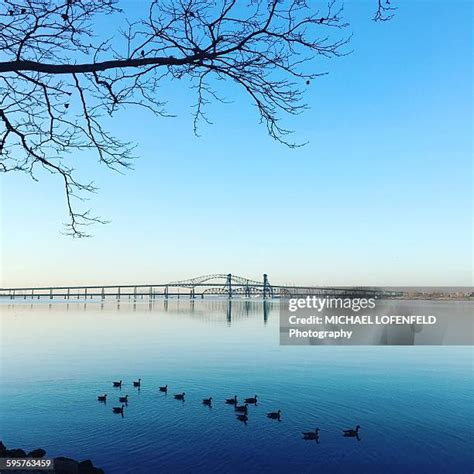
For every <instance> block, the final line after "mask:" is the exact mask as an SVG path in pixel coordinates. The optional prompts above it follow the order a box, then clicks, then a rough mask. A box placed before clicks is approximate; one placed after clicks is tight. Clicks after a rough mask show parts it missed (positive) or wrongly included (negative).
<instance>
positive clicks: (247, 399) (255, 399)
mask: <svg viewBox="0 0 474 474" xmlns="http://www.w3.org/2000/svg"><path fill="white" fill-rule="evenodd" d="M244 402H245V403H251V404H253V405H256V404H257V395H255V396H254V397H250V398H246V399H245V400H244Z"/></svg>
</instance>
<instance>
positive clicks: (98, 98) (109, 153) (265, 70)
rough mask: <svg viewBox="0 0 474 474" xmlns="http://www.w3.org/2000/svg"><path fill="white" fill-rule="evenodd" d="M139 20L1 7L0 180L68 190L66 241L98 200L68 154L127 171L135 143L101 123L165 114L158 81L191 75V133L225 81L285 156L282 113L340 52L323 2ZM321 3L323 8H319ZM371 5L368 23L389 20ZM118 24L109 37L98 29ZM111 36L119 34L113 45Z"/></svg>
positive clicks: (254, 2)
mask: <svg viewBox="0 0 474 474" xmlns="http://www.w3.org/2000/svg"><path fill="white" fill-rule="evenodd" d="M148 2H149V3H148V8H147V12H146V15H145V16H144V17H143V18H142V19H141V20H138V21H133V22H130V21H128V20H127V18H126V16H125V15H124V14H123V13H122V11H121V10H120V8H119V5H118V0H4V1H3V2H2V3H1V4H0V124H1V125H0V171H3V172H9V171H22V172H25V173H28V174H29V175H30V176H31V177H32V178H33V179H36V177H35V169H36V168H37V167H38V166H40V167H41V168H44V169H46V170H48V171H50V172H51V173H53V174H55V175H59V176H60V177H61V178H62V180H63V183H64V189H65V194H66V205H67V210H68V214H69V223H68V224H67V228H66V232H67V233H68V234H70V235H73V236H75V237H83V236H87V235H88V234H87V232H86V231H85V230H84V228H85V227H87V226H88V225H90V224H92V223H95V222H103V221H102V220H101V219H99V218H97V217H93V216H91V215H90V213H89V211H86V212H78V211H76V210H75V201H76V200H77V199H79V200H82V199H84V193H86V194H87V193H90V192H94V191H95V190H96V188H95V187H94V185H93V183H83V182H80V181H78V180H77V179H76V178H75V173H74V170H73V168H72V167H71V166H70V165H68V164H67V163H68V158H69V155H70V154H71V153H72V152H74V153H76V152H77V151H87V150H91V151H94V152H95V154H96V156H97V158H98V160H99V162H100V163H102V164H104V165H106V166H107V167H109V168H111V169H113V170H116V171H119V172H120V171H123V170H126V169H128V168H130V166H131V163H132V161H133V158H134V156H133V145H132V144H131V143H130V142H129V141H123V140H121V139H119V138H116V137H114V136H113V135H111V134H110V133H109V132H108V131H107V130H106V128H105V125H104V124H105V121H104V117H106V116H113V115H114V114H115V113H116V112H118V111H119V110H121V109H123V108H125V107H129V106H137V107H142V108H144V109H146V110H148V111H150V112H151V113H153V114H154V115H157V116H163V117H165V116H168V115H167V113H166V110H165V105H166V104H165V103H164V102H163V101H162V99H161V98H160V94H159V93H158V92H159V87H160V86H161V84H162V83H163V82H164V81H167V80H168V81H171V82H173V81H175V80H179V79H181V78H187V79H189V80H191V81H192V83H193V86H192V87H193V88H194V89H195V90H196V96H197V102H196V105H195V109H194V131H195V133H196V134H198V128H199V124H200V123H201V122H202V121H205V122H209V123H210V120H209V119H208V117H207V115H206V112H205V109H206V105H208V104H209V103H210V102H212V101H221V102H225V98H223V97H220V96H219V94H218V92H217V90H216V85H217V84H219V81H228V82H231V83H232V84H234V85H235V86H236V87H237V88H240V89H242V90H243V91H244V92H245V93H246V94H247V95H248V97H249V98H250V100H251V101H252V102H253V104H254V105H255V107H256V110H257V112H258V114H259V117H260V120H261V122H262V123H264V124H265V125H266V128H267V131H268V133H269V134H270V136H271V137H273V138H274V139H275V140H277V141H279V142H281V143H284V144H286V145H288V146H290V147H295V146H299V145H298V144H297V143H294V142H292V141H290V140H289V134H290V131H289V130H287V129H286V128H284V127H283V126H282V125H281V124H280V116H281V115H282V114H283V115H288V114H289V115H296V114H298V113H300V112H302V111H304V110H305V109H306V105H305V103H304V102H303V100H302V94H303V92H304V90H305V88H306V86H307V85H308V84H309V83H310V81H311V80H312V79H314V78H316V77H318V76H319V75H321V74H324V71H315V66H314V59H315V58H317V57H318V56H319V57H323V58H333V57H338V56H342V55H344V54H347V51H346V50H345V45H346V44H347V43H348V41H349V38H350V36H349V35H348V34H345V33H344V32H343V31H342V30H344V29H345V28H346V27H347V26H348V24H347V22H345V21H344V19H343V17H342V15H343V7H342V5H341V4H339V3H336V0H330V1H329V3H324V2H321V5H320V9H318V8H316V5H315V3H316V2H311V3H309V2H308V3H306V1H304V0H249V3H247V2H245V4H244V2H237V0H218V1H212V2H211V1H208V0H148ZM318 3H319V2H318ZM392 11H393V7H391V5H390V3H389V1H388V0H385V1H383V0H378V9H377V13H376V15H375V18H374V19H375V20H377V21H383V20H386V19H389V18H390V17H391V16H392V14H393V13H392ZM111 21H114V22H115V23H114V24H116V25H119V24H121V25H122V26H121V29H120V30H119V29H118V26H117V31H118V33H116V34H115V36H114V37H113V38H108V37H106V36H105V33H104V34H98V33H97V31H100V27H99V28H98V27H97V25H101V24H106V22H107V24H110V22H111ZM117 34H118V36H117Z"/></svg>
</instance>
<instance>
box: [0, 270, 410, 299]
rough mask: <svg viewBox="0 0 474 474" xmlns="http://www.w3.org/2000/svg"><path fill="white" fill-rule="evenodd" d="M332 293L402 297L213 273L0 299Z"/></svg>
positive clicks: (40, 290) (6, 291) (22, 291)
mask: <svg viewBox="0 0 474 474" xmlns="http://www.w3.org/2000/svg"><path fill="white" fill-rule="evenodd" d="M312 295H315V296H318V295H319V296H333V297H358V298H363V297H366V298H368V297H374V296H378V297H394V296H402V293H401V292H395V291H386V290H382V289H379V288H368V287H315V286H297V285H271V284H270V282H269V280H268V275H267V274H264V275H263V280H262V281H257V280H252V279H249V278H244V277H240V276H237V275H232V274H231V273H227V274H223V273H220V274H213V275H203V276H201V277H197V278H191V279H188V280H180V281H174V282H170V283H154V284H151V283H146V284H137V285H135V284H132V285H69V286H38V287H16V288H0V298H8V299H17V298H23V299H27V298H31V299H40V298H49V299H54V298H62V299H67V300H69V299H93V298H100V299H106V298H116V299H119V300H120V299H121V298H129V299H131V298H133V299H139V298H140V299H143V298H149V299H155V298H165V299H166V298H170V297H177V298H180V297H181V298H182V297H189V298H191V299H194V298H198V297H200V298H204V297H205V296H223V297H227V298H234V297H240V298H256V297H260V298H263V299H267V298H284V297H296V296H299V297H301V296H312Z"/></svg>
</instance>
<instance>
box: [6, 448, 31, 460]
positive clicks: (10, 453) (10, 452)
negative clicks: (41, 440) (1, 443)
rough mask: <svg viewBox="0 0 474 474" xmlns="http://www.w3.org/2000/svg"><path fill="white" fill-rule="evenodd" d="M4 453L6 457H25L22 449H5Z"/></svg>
mask: <svg viewBox="0 0 474 474" xmlns="http://www.w3.org/2000/svg"><path fill="white" fill-rule="evenodd" d="M5 453H6V454H5V456H4V457H6V458H7V457H8V458H26V452H25V451H23V449H7V450H6V451H5Z"/></svg>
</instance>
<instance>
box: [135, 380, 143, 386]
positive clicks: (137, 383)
mask: <svg viewBox="0 0 474 474" xmlns="http://www.w3.org/2000/svg"><path fill="white" fill-rule="evenodd" d="M141 385H142V379H138V380H137V381H136V382H133V386H134V387H141Z"/></svg>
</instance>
